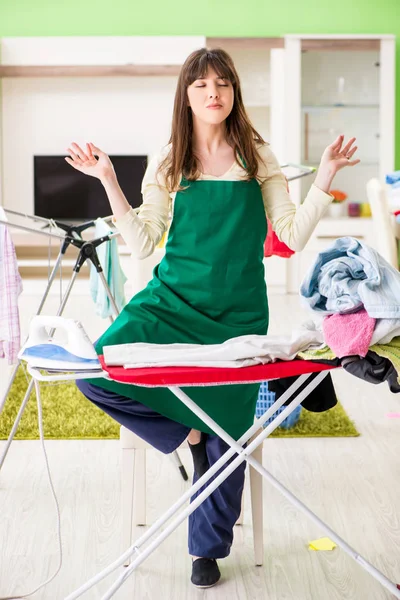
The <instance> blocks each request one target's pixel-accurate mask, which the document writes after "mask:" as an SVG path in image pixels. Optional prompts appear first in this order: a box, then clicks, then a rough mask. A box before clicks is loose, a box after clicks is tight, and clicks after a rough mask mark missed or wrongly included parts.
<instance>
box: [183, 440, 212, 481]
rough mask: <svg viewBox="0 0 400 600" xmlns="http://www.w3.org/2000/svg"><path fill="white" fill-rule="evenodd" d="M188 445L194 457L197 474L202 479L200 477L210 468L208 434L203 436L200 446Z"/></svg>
mask: <svg viewBox="0 0 400 600" xmlns="http://www.w3.org/2000/svg"><path fill="white" fill-rule="evenodd" d="M188 445H189V448H190V452H191V453H192V456H193V466H194V470H195V473H196V475H197V477H198V478H199V479H200V477H201V476H202V475H204V473H205V472H206V471H208V469H209V468H210V464H209V462H208V458H207V451H206V434H204V433H202V434H201V437H200V442H199V443H198V444H190V443H189V442H188Z"/></svg>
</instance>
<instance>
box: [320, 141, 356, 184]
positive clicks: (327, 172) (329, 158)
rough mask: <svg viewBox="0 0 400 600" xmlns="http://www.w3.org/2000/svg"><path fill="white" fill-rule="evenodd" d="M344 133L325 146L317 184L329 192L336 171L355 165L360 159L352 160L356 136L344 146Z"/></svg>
mask: <svg viewBox="0 0 400 600" xmlns="http://www.w3.org/2000/svg"><path fill="white" fill-rule="evenodd" d="M343 141H344V135H339V137H337V138H336V140H335V141H334V142H333V143H332V144H330V145H329V146H328V147H327V148H325V150H324V153H323V154H322V158H321V162H320V165H319V168H318V173H317V177H316V179H315V185H316V186H317V187H319V188H320V189H322V190H324V191H326V192H328V191H329V188H330V186H331V183H332V180H333V178H334V177H335V175H336V173H337V172H338V171H340V170H341V169H344V168H345V167H354V165H357V164H358V163H359V162H360V160H359V159H355V160H352V158H353V156H354V153H355V152H356V151H357V146H353V144H354V142H355V141H356V138H354V137H353V138H350V140H349V141H348V142H347V144H345V146H344V147H343V148H342V145H343Z"/></svg>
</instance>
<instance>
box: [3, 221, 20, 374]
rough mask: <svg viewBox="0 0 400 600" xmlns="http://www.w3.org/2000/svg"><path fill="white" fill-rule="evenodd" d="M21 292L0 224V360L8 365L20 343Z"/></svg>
mask: <svg viewBox="0 0 400 600" xmlns="http://www.w3.org/2000/svg"><path fill="white" fill-rule="evenodd" d="M21 292H22V281H21V276H20V274H19V271H18V264H17V257H16V254H15V248H14V244H13V241H12V239H11V235H10V233H9V231H8V229H7V227H6V226H5V225H3V224H1V223H0V358H7V359H8V364H10V365H11V364H13V363H14V362H16V360H17V355H18V352H19V349H20V343H21V338H20V336H21V334H20V325H19V311H18V296H19V295H20V293H21Z"/></svg>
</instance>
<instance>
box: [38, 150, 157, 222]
mask: <svg viewBox="0 0 400 600" xmlns="http://www.w3.org/2000/svg"><path fill="white" fill-rule="evenodd" d="M110 159H111V162H112V163H113V165H114V169H115V172H116V175H117V178H118V181H119V184H120V186H121V189H122V191H123V192H124V194H125V196H126V199H127V200H128V202H129V204H130V205H131V206H133V207H134V208H135V207H137V206H140V204H141V203H142V195H141V184H142V179H143V175H144V173H145V170H146V166H147V156H117V155H114V156H110ZM33 160H34V190H35V192H34V193H35V196H34V201H35V214H36V215H38V216H40V217H46V218H47V219H56V220H59V221H66V222H82V221H86V220H90V219H96V218H97V217H107V216H108V215H110V214H111V213H112V211H111V208H110V204H109V201H108V198H107V195H106V193H105V191H104V188H103V186H102V184H101V183H100V181H99V180H98V179H96V178H95V177H90V176H89V175H84V174H83V173H81V172H80V171H77V170H76V169H74V168H73V167H71V165H69V164H68V163H67V161H66V160H65V155H63V156H34V159H33Z"/></svg>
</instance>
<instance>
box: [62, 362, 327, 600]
mask: <svg viewBox="0 0 400 600" xmlns="http://www.w3.org/2000/svg"><path fill="white" fill-rule="evenodd" d="M327 373H328V371H325V372H323V373H322V374H321V373H320V374H319V375H318V378H316V379H315V380H314V381H311V382H310V383H309V384H308V385H307V386H306V387H305V389H304V390H303V391H302V392H301V393H299V394H298V396H297V398H296V399H295V400H294V401H293V402H292V403H291V405H290V406H288V407H287V408H286V409H285V411H283V412H282V413H281V415H279V416H278V417H277V418H276V419H275V420H274V422H273V423H270V424H269V425H268V427H267V428H265V429H264V430H263V433H262V438H260V439H259V441H258V443H261V441H262V440H263V439H265V437H267V435H269V434H270V433H271V432H272V431H273V430H274V429H275V428H276V427H278V425H279V424H280V423H281V422H282V421H283V420H284V419H285V418H286V417H287V416H288V415H289V414H290V413H291V412H292V411H293V410H294V409H295V408H296V406H298V405H299V404H300V402H302V401H303V400H304V399H305V398H306V397H307V396H308V394H309V393H310V392H311V391H312V390H313V389H314V388H315V387H316V386H317V385H318V383H319V382H320V381H321V380H322V379H323V378H324V377H325V376H326V375H327ZM309 377H310V374H305V375H301V376H300V377H298V379H297V380H296V381H295V382H294V383H293V384H292V385H291V386H290V388H289V389H288V390H286V391H285V392H284V394H282V396H281V397H280V398H279V399H278V400H277V401H276V402H275V403H274V405H273V406H271V407H270V408H269V409H268V410H267V411H266V413H265V414H264V415H263V416H262V417H261V418H260V419H257V421H256V423H255V424H254V425H253V426H252V427H250V429H249V430H248V431H247V432H246V433H244V434H243V436H242V437H241V438H240V439H239V440H238V442H237V444H239V445H241V444H244V443H246V442H247V441H248V440H249V439H250V438H251V437H252V436H253V435H254V434H255V433H256V432H257V431H258V430H259V429H260V427H261V426H262V425H263V424H264V423H265V422H266V421H267V420H268V419H270V418H271V417H272V416H273V415H274V414H275V412H276V411H277V410H278V409H279V408H280V407H281V406H283V404H284V403H285V402H286V401H287V400H289V399H290V398H291V396H292V395H293V394H294V393H295V392H296V391H297V390H298V389H299V388H300V387H301V386H302V385H303V383H305V382H306V380H307V379H308V378H309ZM189 401H190V399H189ZM190 402H191V401H190ZM201 412H202V411H201ZM215 426H217V425H216V424H215ZM234 443H235V444H236V442H234ZM248 448H249V447H248ZM248 448H247V450H248ZM255 448H256V445H255V444H254V443H253V444H251V452H254V450H255ZM240 449H241V451H242V448H240ZM235 453H236V452H235V450H234V449H232V448H230V449H229V450H227V452H226V453H225V454H224V455H223V456H221V458H220V459H219V460H218V461H217V462H216V463H215V464H214V465H213V466H212V467H211V468H210V469H209V470H208V471H207V472H206V473H205V474H204V475H203V476H202V477H201V478H200V479H198V481H197V482H196V483H195V484H194V485H193V486H192V487H191V488H190V489H189V490H187V491H186V492H185V493H184V494H183V495H182V496H181V498H180V499H179V500H178V501H177V502H176V503H175V504H174V505H173V506H172V507H171V508H169V509H168V510H167V511H166V512H165V513H164V515H162V516H161V517H160V518H159V519H158V520H157V521H156V522H155V523H154V524H153V525H152V526H151V527H150V528H149V529H148V530H147V531H146V533H144V535H142V536H141V537H140V538H139V540H137V541H136V543H135V544H134V545H132V546H131V547H130V548H128V550H126V552H124V553H123V554H122V555H121V557H120V558H119V559H117V560H116V561H115V562H114V563H112V564H111V565H109V566H108V567H106V569H104V570H103V571H102V572H101V573H99V574H98V575H96V576H94V577H93V578H91V579H90V580H89V581H87V582H86V583H85V584H83V585H82V586H81V587H80V588H79V589H77V590H76V591H75V592H73V593H72V594H70V595H69V596H68V597H67V598H66V599H65V600H75V599H76V598H79V597H80V596H81V595H82V594H84V593H85V592H86V591H87V590H89V589H90V588H91V587H93V586H94V585H95V584H96V583H97V582H98V581H101V580H102V579H104V577H107V576H108V575H109V574H110V573H112V572H113V571H114V570H115V569H117V568H118V567H119V566H120V565H122V564H123V563H124V562H125V561H126V559H127V558H128V557H130V556H132V555H133V554H135V553H138V554H140V556H138V557H136V558H135V559H134V562H133V563H132V564H131V566H130V567H129V570H128V569H126V570H125V573H126V577H128V576H129V574H130V573H131V572H132V571H133V570H134V569H135V568H136V567H137V566H139V565H140V564H141V563H142V562H143V561H144V560H145V559H146V558H147V556H149V555H150V554H151V552H153V550H155V548H156V547H157V546H158V545H159V544H161V543H162V541H163V540H164V539H165V537H168V535H169V534H170V533H171V532H172V531H174V530H175V529H176V527H178V526H179V525H180V523H182V522H183V521H184V520H185V519H186V517H187V516H188V515H189V514H191V513H192V512H193V511H194V510H195V509H196V508H197V506H199V505H200V504H201V502H203V500H204V499H205V498H206V497H208V496H209V495H210V493H212V491H213V490H214V489H216V488H217V487H218V485H220V483H222V481H224V480H225V479H226V477H228V475H229V474H230V473H231V472H232V471H233V470H234V469H235V468H236V467H237V466H238V465H239V464H240V463H241V462H242V461H243V460H244V458H243V457H242V456H241V457H237V458H238V460H235V461H234V462H235V465H234V466H232V465H233V463H231V465H228V467H227V468H226V469H224V471H222V473H221V474H220V475H219V476H218V478H216V479H215V480H214V481H213V482H211V483H210V485H209V486H208V487H207V489H206V490H204V491H203V492H202V494H200V495H199V496H198V497H197V498H196V499H195V500H194V501H193V502H192V503H191V504H190V506H188V507H186V508H185V509H184V511H183V513H182V514H181V515H180V516H179V517H178V518H177V519H176V520H175V521H174V522H173V523H172V524H171V525H170V526H169V527H168V530H165V532H166V533H165V532H164V533H163V534H162V535H161V536H159V537H158V538H157V539H156V541H155V542H152V543H151V545H149V547H148V548H146V550H145V551H141V550H140V547H141V546H142V545H144V544H146V543H147V542H148V541H149V540H150V539H151V538H152V537H153V535H154V534H156V533H158V531H159V530H160V528H161V527H163V525H164V524H165V523H166V522H167V521H168V520H169V519H170V518H171V517H172V516H173V515H175V513H176V512H177V511H178V510H179V509H180V508H181V507H182V506H183V505H184V504H186V502H187V501H188V500H189V499H190V498H191V496H193V495H194V494H195V493H196V492H197V491H198V490H199V489H200V488H201V487H202V486H203V485H204V484H206V483H207V482H208V481H209V480H210V479H211V477H212V476H213V475H215V474H216V473H217V472H218V471H219V470H220V469H222V468H223V466H224V465H225V463H226V461H228V460H229V459H230V458H232V457H233V456H234V454H235ZM243 456H244V457H245V455H243ZM227 469H229V471H227ZM211 486H212V487H211ZM126 577H125V578H126ZM118 581H119V580H118ZM124 581H125V579H124ZM121 585H122V582H120V583H119V584H118V587H117V588H116V589H118V588H119V587H120V586H121ZM116 589H115V590H114V591H116ZM114 591H111V595H110V594H109V593H108V594H107V596H106V597H105V598H111V597H112V595H113V594H114Z"/></svg>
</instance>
